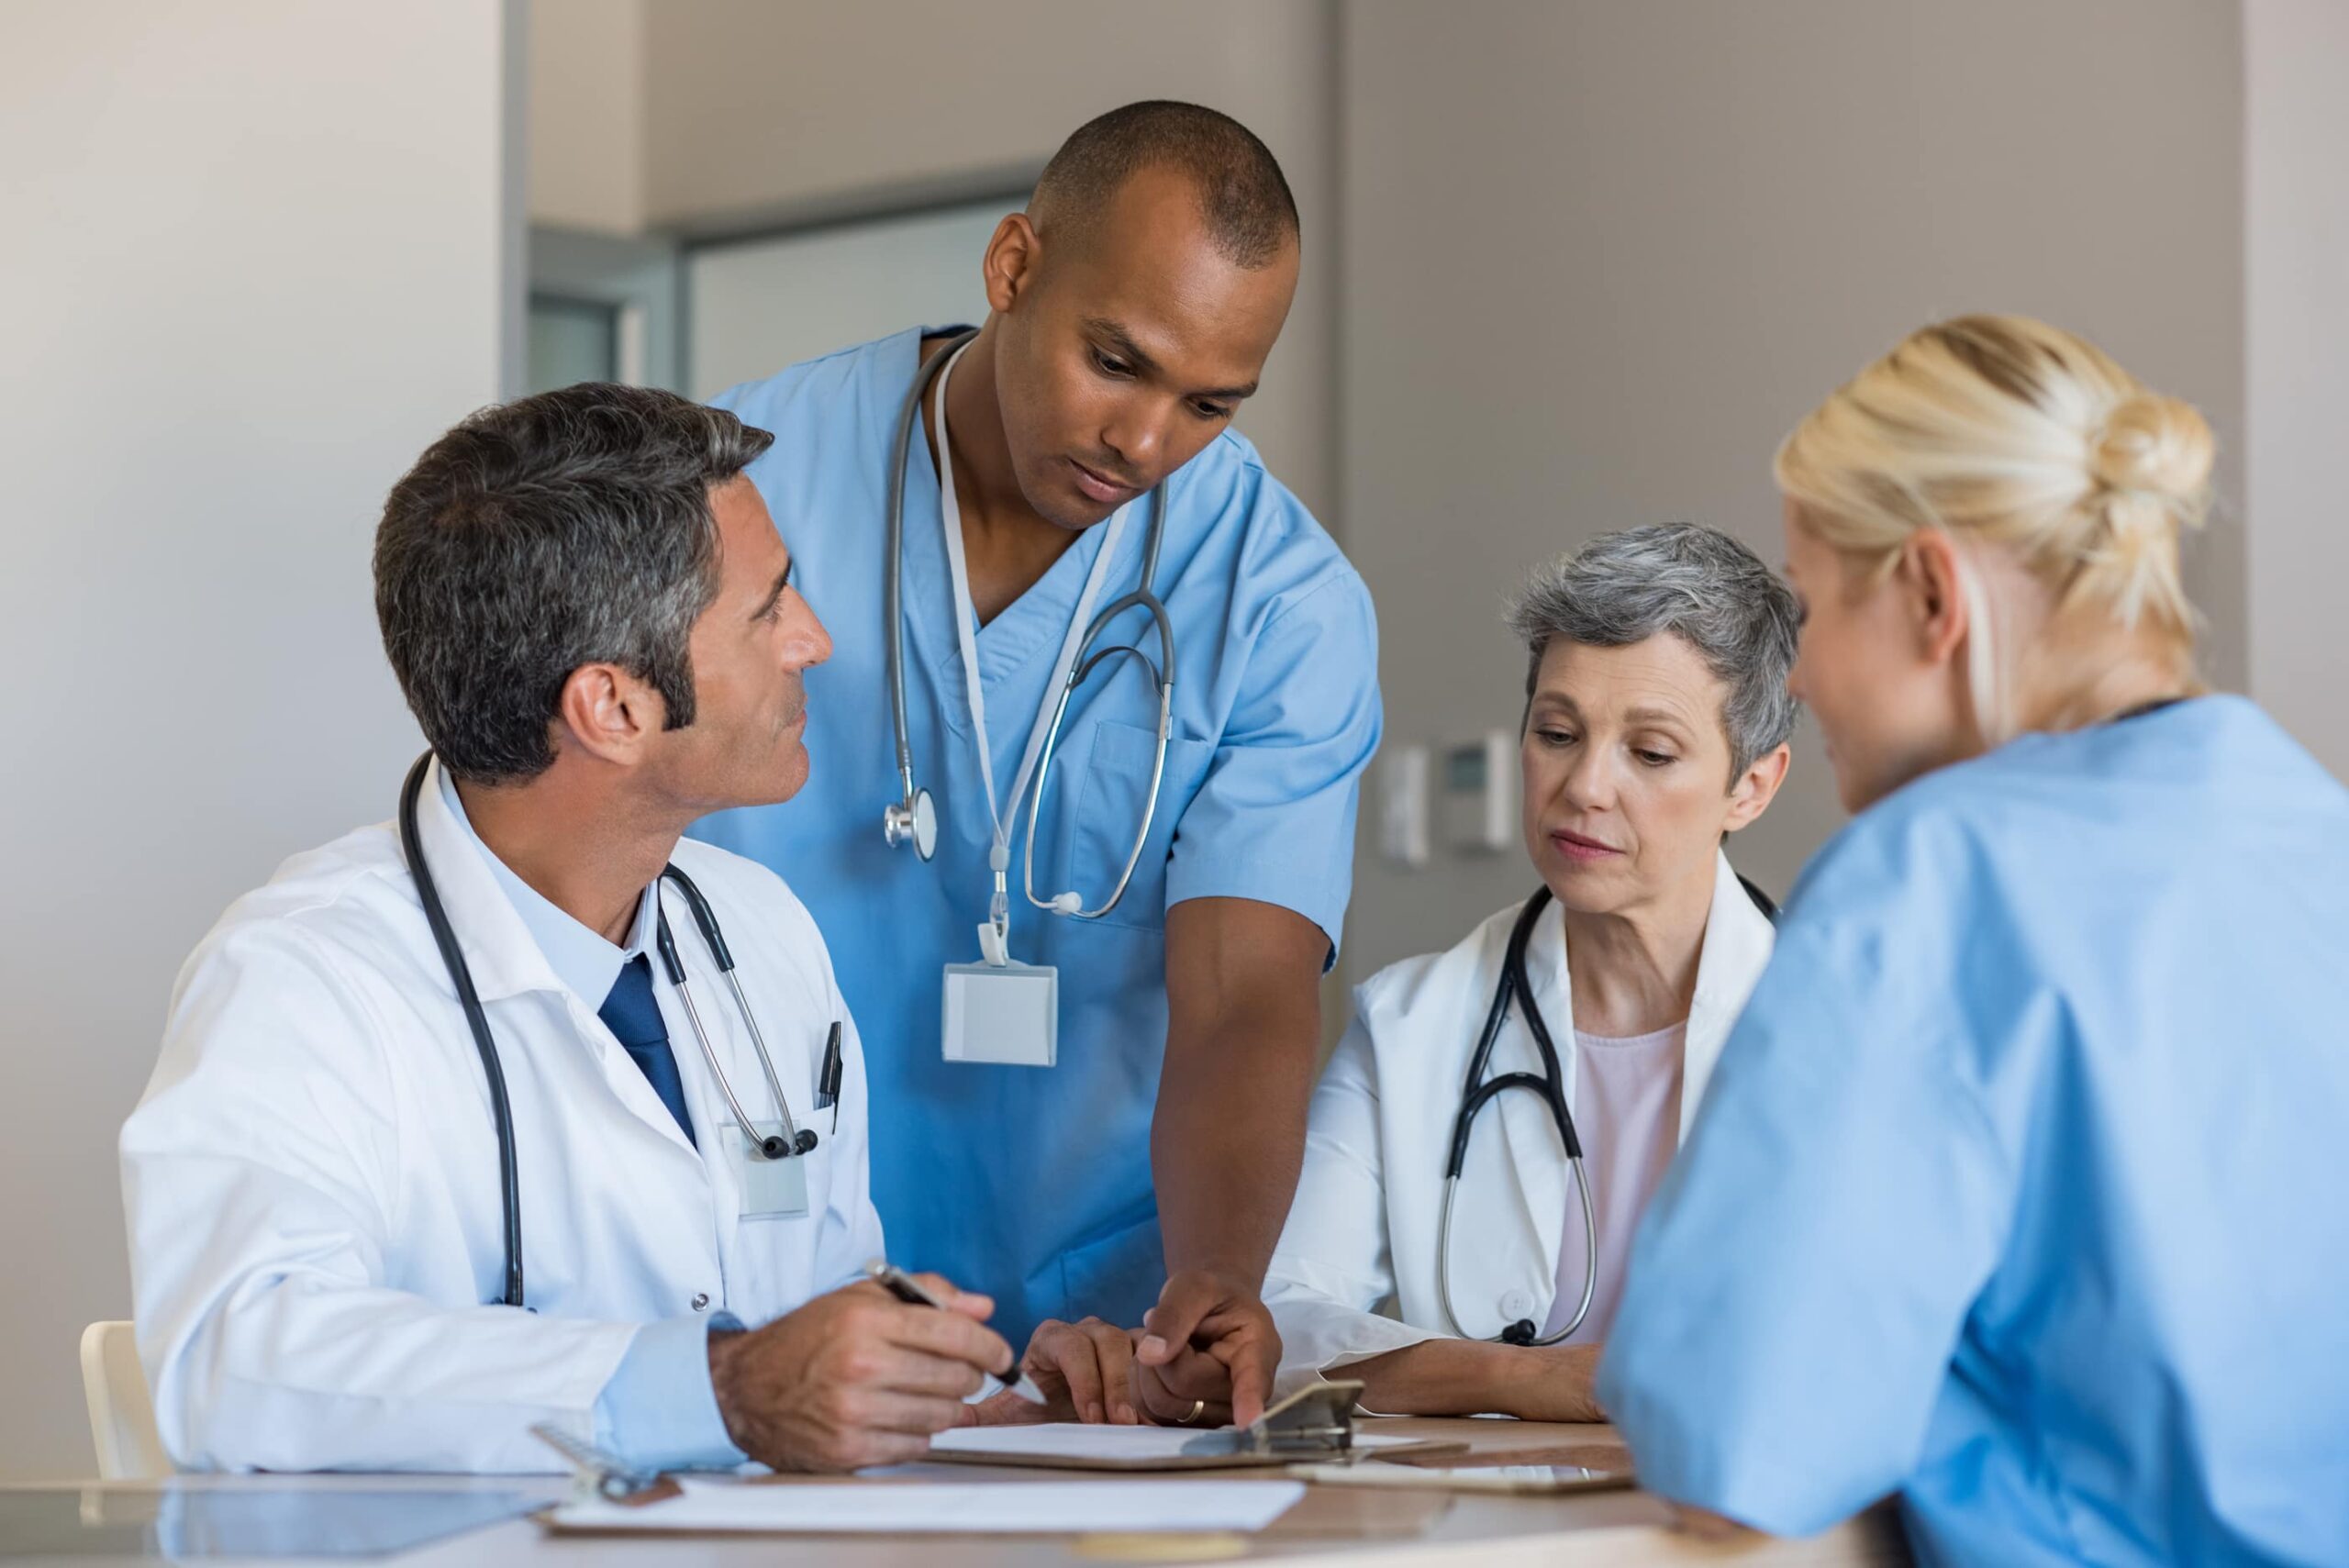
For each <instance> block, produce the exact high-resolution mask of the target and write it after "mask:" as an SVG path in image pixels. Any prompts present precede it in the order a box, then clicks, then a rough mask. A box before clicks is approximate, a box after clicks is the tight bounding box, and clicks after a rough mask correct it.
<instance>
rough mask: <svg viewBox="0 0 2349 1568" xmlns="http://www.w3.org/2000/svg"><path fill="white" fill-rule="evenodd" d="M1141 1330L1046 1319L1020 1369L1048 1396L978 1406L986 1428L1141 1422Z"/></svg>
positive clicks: (1009, 1396)
mask: <svg viewBox="0 0 2349 1568" xmlns="http://www.w3.org/2000/svg"><path fill="white" fill-rule="evenodd" d="M1140 1338H1141V1330H1139V1329H1120V1328H1119V1327H1118V1326H1117V1325H1116V1324H1114V1323H1109V1322H1105V1321H1104V1320H1102V1319H1101V1318H1086V1319H1085V1321H1084V1322H1082V1323H1063V1322H1062V1321H1061V1320H1060V1319H1058V1318H1046V1319H1045V1320H1044V1321H1043V1322H1041V1323H1040V1324H1038V1325H1037V1326H1036V1333H1035V1337H1034V1338H1032V1339H1030V1340H1029V1341H1028V1353H1027V1354H1026V1355H1025V1356H1022V1357H1021V1358H1020V1361H1019V1370H1020V1371H1022V1372H1024V1373H1027V1374H1028V1375H1029V1376H1030V1378H1032V1379H1033V1380H1034V1381H1035V1384H1036V1389H1037V1392H1039V1393H1041V1394H1042V1395H1043V1396H1044V1401H1045V1402H1044V1403H1043V1404H1041V1405H1036V1404H1031V1403H1030V1402H1029V1401H1028V1400H1025V1399H1022V1398H1021V1397H1019V1395H1017V1394H1014V1393H1011V1392H1010V1391H1008V1390H1006V1391H1005V1392H1004V1393H1001V1394H998V1395H996V1396H995V1397H994V1398H992V1399H990V1400H988V1401H987V1402H986V1403H985V1404H984V1405H981V1406H979V1407H978V1419H979V1423H980V1425H982V1426H989V1427H996V1426H1026V1425H1030V1424H1032V1423H1034V1422H1037V1421H1087V1422H1091V1423H1093V1424H1095V1425H1099V1424H1101V1423H1103V1422H1108V1423H1110V1424H1112V1425H1115V1426H1122V1427H1130V1426H1136V1425H1139V1424H1140V1423H1141V1414H1140V1412H1139V1409H1138V1407H1137V1406H1136V1404H1135V1398H1134V1390H1133V1377H1132V1372H1133V1361H1134V1341H1135V1340H1138V1339H1140Z"/></svg>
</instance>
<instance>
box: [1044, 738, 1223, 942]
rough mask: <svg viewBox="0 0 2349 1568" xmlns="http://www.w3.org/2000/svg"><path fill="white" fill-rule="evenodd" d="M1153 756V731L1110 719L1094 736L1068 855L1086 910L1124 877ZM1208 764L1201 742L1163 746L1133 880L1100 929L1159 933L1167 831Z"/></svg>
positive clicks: (1210, 757)
mask: <svg viewBox="0 0 2349 1568" xmlns="http://www.w3.org/2000/svg"><path fill="white" fill-rule="evenodd" d="M1157 753H1158V731H1157V730H1156V729H1155V728H1142V727H1141V725H1137V724H1120V723H1119V722H1117V721H1116V720H1114V719H1104V720H1102V721H1101V723H1100V724H1098V725H1097V726H1096V727H1095V728H1094V731H1093V745H1092V748H1091V750H1090V751H1089V752H1088V754H1087V756H1086V758H1085V783H1084V785H1083V787H1082V788H1081V789H1080V790H1079V791H1078V794H1077V799H1076V821H1075V832H1074V841H1073V843H1072V845H1071V849H1070V854H1069V868H1070V871H1071V872H1072V873H1073V874H1074V878H1075V880H1074V883H1073V884H1071V885H1073V886H1074V888H1075V890H1076V892H1077V894H1078V895H1080V896H1081V897H1083V898H1084V900H1085V907H1086V908H1088V909H1091V908H1094V907H1095V906H1097V905H1099V903H1100V902H1101V900H1103V899H1104V898H1107V897H1108V896H1109V893H1110V890H1111V889H1112V888H1114V887H1116V886H1117V885H1118V878H1119V876H1120V875H1121V874H1123V873H1124V872H1125V869H1126V857H1127V856H1128V855H1130V854H1131V853H1132V852H1133V847H1134V832H1135V829H1137V828H1140V827H1141V815H1142V812H1143V810H1144V808H1145V807H1146V806H1148V805H1149V802H1150V773H1151V766H1152V762H1154V761H1155V760H1156V757H1157ZM1214 760H1215V747H1214V746H1213V745H1212V744H1211V743H1209V742H1208V741H1205V740H1173V739H1170V740H1168V741H1167V742H1166V772H1165V776H1164V777H1163V778H1162V779H1161V780H1160V781H1159V786H1158V806H1157V809H1156V810H1155V811H1153V812H1152V814H1151V819H1150V835H1149V837H1148V838H1146V839H1145V840H1143V841H1142V847H1141V859H1139V860H1137V861H1136V862H1134V874H1133V880H1132V881H1130V882H1129V883H1128V884H1126V894H1125V896H1124V897H1122V898H1120V899H1119V900H1118V906H1117V907H1116V908H1114V909H1112V910H1110V911H1109V912H1108V914H1107V915H1105V916H1103V917H1101V923H1102V924H1103V925H1107V926H1127V927H1131V928H1134V929H1141V930H1151V931H1156V930H1163V929H1164V928H1165V925H1166V860H1167V856H1168V855H1169V854H1170V853H1171V852H1172V851H1173V847H1174V842H1175V827H1176V825H1177V824H1178V823H1180V822H1181V821H1182V818H1183V812H1184V809H1185V808H1186V806H1189V805H1190V804H1191V797H1192V796H1193V795H1197V793H1198V789H1199V785H1200V784H1201V783H1202V782H1203V781H1205V779H1206V778H1207V773H1208V763H1209V762H1213V761H1214ZM1040 891H1041V889H1040Z"/></svg>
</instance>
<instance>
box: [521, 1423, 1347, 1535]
mask: <svg viewBox="0 0 2349 1568" xmlns="http://www.w3.org/2000/svg"><path fill="white" fill-rule="evenodd" d="M1030 1430H1034V1429H1033V1428H1030ZM681 1485H683V1487H684V1495H683V1496H677V1497H672V1498H669V1499H668V1500H667V1501H665V1502H660V1503H650V1504H647V1505H645V1506H644V1507H636V1508H630V1507H620V1506H619V1505H618V1504H616V1503H607V1502H605V1501H603V1500H602V1499H600V1498H598V1499H596V1500H594V1501H592V1502H574V1503H567V1504H565V1505H563V1507H560V1508H558V1509H556V1510H555V1513H554V1523H555V1524H557V1525H559V1526H562V1527H564V1528H567V1529H622V1530H641V1531H648V1532H661V1533H666V1532H669V1531H675V1530H726V1531H755V1532H774V1533H794V1532H804V1533H811V1534H858V1535H862V1534H891V1535H901V1534H914V1533H921V1534H932V1533H943V1534H985V1533H990V1532H995V1533H1008V1534H1036V1535H1058V1534H1074V1533H1085V1532H1090V1531H1095V1530H1109V1531H1117V1532H1120V1533H1128V1532H1137V1531H1144V1530H1149V1531H1157V1530H1259V1529H1264V1527H1265V1526H1266V1525H1268V1524H1271V1523H1272V1522H1273V1521H1274V1520H1275V1519H1276V1518H1280V1517H1281V1515H1283V1514H1284V1513H1286V1512H1287V1511H1288V1510H1289V1508H1290V1507H1292V1506H1294V1505H1295V1504H1296V1502H1297V1499H1298V1498H1299V1497H1302V1496H1305V1484H1304V1483H1303V1482H1301V1481H1175V1480H1166V1481H1043V1482H1027V1481H1006V1482H998V1483H993V1484H981V1485H967V1484H952V1483H950V1484H945V1485H940V1484H936V1483H930V1482H909V1483H899V1482H886V1481H876V1482H867V1483H855V1482H850V1483H844V1484H842V1483H815V1484H802V1483H785V1484H782V1485H755V1484H751V1485H746V1484H743V1483H740V1482H735V1483H730V1484H729V1483H726V1482H718V1481H692V1480H688V1481H685V1482H683V1483H681Z"/></svg>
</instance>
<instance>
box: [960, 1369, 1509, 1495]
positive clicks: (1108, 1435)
mask: <svg viewBox="0 0 2349 1568" xmlns="http://www.w3.org/2000/svg"><path fill="white" fill-rule="evenodd" d="M1362 1388H1363V1385H1361V1384H1360V1383H1356V1382H1342V1383H1341V1382H1324V1383H1314V1384H1308V1385H1306V1386H1305V1387H1303V1388H1301V1389H1299V1390H1297V1392H1296V1393H1295V1394H1292V1395H1290V1396H1288V1397H1287V1398H1286V1399H1284V1400H1282V1401H1281V1402H1280V1403H1278V1404H1277V1405H1275V1406H1274V1407H1272V1408H1271V1409H1269V1410H1266V1411H1265V1412H1264V1416H1263V1417H1262V1418H1259V1419H1258V1420H1257V1421H1256V1422H1255V1423H1254V1424H1253V1425H1252V1426H1248V1427H1245V1428H1235V1427H1224V1428H1220V1429H1216V1430H1213V1431H1190V1430H1187V1429H1184V1428H1181V1427H1108V1426H1077V1425H1074V1424H1067V1423H1048V1424H1046V1425H1043V1426H1035V1427H963V1428H958V1429H955V1430H953V1431H950V1432H941V1433H940V1434H939V1435H938V1436H937V1437H935V1438H933V1439H931V1440H930V1458H931V1459H933V1460H937V1461H941V1462H946V1463H950V1464H995V1465H1012V1466H1017V1467H1019V1468H1020V1469H1027V1470H1089V1471H1103V1472H1109V1473H1123V1474H1134V1473H1170V1472H1182V1471H1198V1470H1270V1469H1280V1468H1283V1467H1286V1466H1288V1465H1294V1464H1308V1463H1309V1464H1323V1465H1330V1464H1352V1463H1353V1462H1356V1461H1358V1460H1364V1459H1386V1458H1391V1457H1405V1456H1408V1457H1410V1458H1413V1459H1419V1458H1422V1457H1429V1456H1433V1455H1437V1454H1443V1453H1465V1452H1466V1451H1468V1446H1469V1445H1468V1444H1467V1443H1465V1442H1463V1441H1458V1440H1435V1439H1424V1438H1404V1437H1399V1436H1397V1437H1388V1436H1386V1435H1383V1434H1364V1433H1360V1432H1357V1431H1356V1430H1355V1429H1354V1418H1353V1409H1354V1404H1355V1401H1357V1400H1358V1399H1359V1398H1360V1397H1361V1396H1362Z"/></svg>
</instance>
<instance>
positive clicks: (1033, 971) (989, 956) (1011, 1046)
mask: <svg viewBox="0 0 2349 1568" xmlns="http://www.w3.org/2000/svg"><path fill="white" fill-rule="evenodd" d="M1004 936H1005V933H1004V929H1003V928H1002V927H999V926H997V925H996V923H995V922H994V921H989V922H987V923H986V924H985V925H983V926H981V927H980V928H979V951H980V952H981V953H982V954H984V955H985V960H986V962H983V963H950V964H948V965H947V966H946V990H945V995H944V998H943V1003H944V1005H943V1006H941V1008H940V1009H939V1016H940V1022H941V1036H942V1040H943V1044H944V1047H945V1052H946V1060H947V1061H949V1062H991V1063H994V1064H996V1065H997V1066H1004V1067H1050V1066H1052V1064H1053V1063H1054V1062H1056V1061H1058V1060H1059V1056H1060V1013H1061V972H1060V971H1059V970H1058V969H1056V968H1054V967H1053V966H1052V965H1051V964H1048V963H1020V962H1016V961H1015V960H1014V959H1013V958H1012V957H1011V955H1010V953H1009V952H1008V951H1006V948H1005V941H1004Z"/></svg>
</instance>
